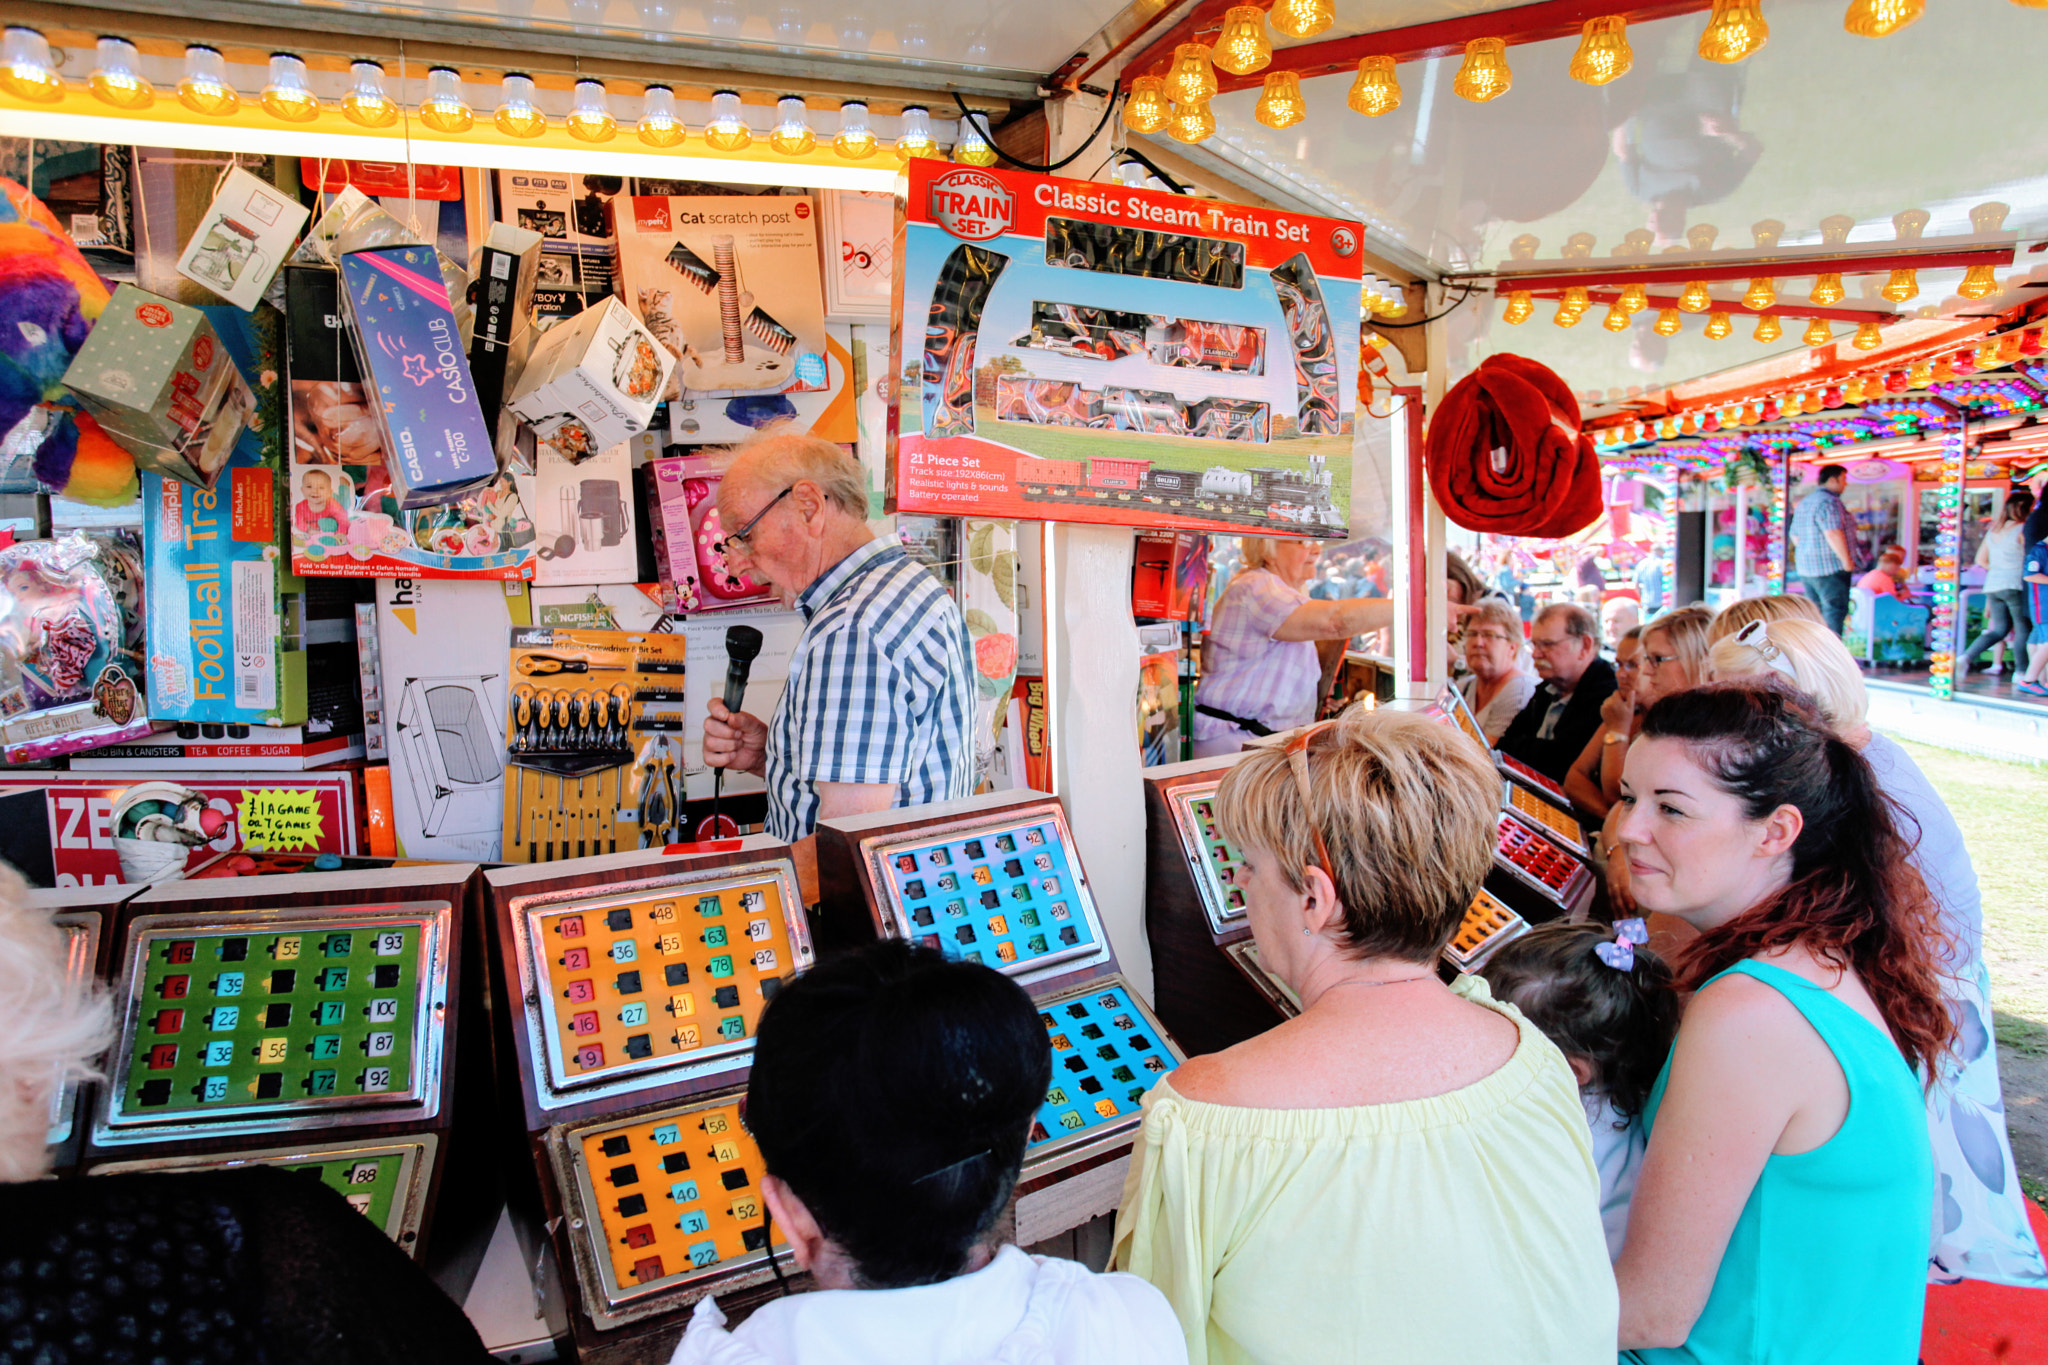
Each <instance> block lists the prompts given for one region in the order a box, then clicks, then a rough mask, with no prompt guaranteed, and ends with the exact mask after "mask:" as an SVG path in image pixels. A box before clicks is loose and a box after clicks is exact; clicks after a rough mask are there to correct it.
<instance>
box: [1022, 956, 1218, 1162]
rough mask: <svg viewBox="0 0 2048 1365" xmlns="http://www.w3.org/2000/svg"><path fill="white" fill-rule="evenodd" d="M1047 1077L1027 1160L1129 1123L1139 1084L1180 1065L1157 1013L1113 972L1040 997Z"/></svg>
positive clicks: (1140, 1094) (1141, 1092) (1146, 1086)
mask: <svg viewBox="0 0 2048 1365" xmlns="http://www.w3.org/2000/svg"><path fill="white" fill-rule="evenodd" d="M1038 1009H1039V1018H1040V1020H1042V1021H1043V1022H1044V1024H1045V1033H1046V1041H1047V1043H1048V1045H1049V1046H1050V1047H1051V1048H1052V1083H1051V1085H1050V1086H1049V1087H1048V1088H1047V1090H1046V1094H1045V1103H1044V1104H1042V1105H1041V1106H1039V1110H1038V1118H1037V1120H1036V1121H1035V1122H1034V1123H1033V1124H1032V1125H1031V1141H1030V1143H1029V1145H1028V1146H1027V1147H1026V1148H1025V1152H1024V1155H1025V1159H1026V1160H1027V1161H1029V1160H1031V1159H1032V1158H1034V1157H1037V1156H1039V1155H1041V1154H1042V1153H1044V1152H1046V1151H1049V1150H1051V1149H1052V1148H1053V1147H1054V1146H1055V1145H1058V1144H1066V1143H1070V1142H1073V1141H1075V1140H1077V1139H1081V1138H1087V1137H1094V1136H1097V1135H1099V1134H1100V1132H1101V1130H1103V1129H1106V1128H1109V1127H1112V1126H1119V1125H1120V1126H1125V1127H1129V1126H1134V1125H1135V1124H1136V1122H1137V1120H1138V1107H1139V1105H1140V1104H1141V1103H1142V1102H1143V1101H1144V1098H1145V1092H1146V1091H1147V1090H1150V1089H1151V1088H1152V1087H1153V1085H1155V1084H1156V1083H1157V1082H1158V1080H1159V1078H1160V1077H1161V1076H1164V1075H1166V1074H1167V1073H1168V1072H1170V1071H1172V1070H1173V1069H1174V1068H1175V1067H1176V1066H1178V1065H1180V1054H1179V1052H1178V1051H1176V1050H1175V1049H1174V1048H1173V1046H1172V1045H1171V1044H1170V1043H1169V1042H1168V1041H1167V1038H1166V1033H1165V1031H1164V1030H1162V1029H1161V1028H1160V1027H1159V1024H1158V1021H1157V1020H1155V1019H1153V1017H1152V1016H1151V1014H1150V1013H1149V1012H1147V1011H1146V1010H1144V1009H1143V1008H1141V1007H1140V1006H1139V1005H1138V1003H1137V1001H1136V998H1135V997H1134V996H1133V995H1132V994H1131V991H1130V988H1129V987H1127V986H1125V985H1124V984H1123V981H1122V979H1121V978H1119V977H1106V978H1103V979H1102V980H1099V981H1096V982H1094V983H1092V984H1091V985H1089V986H1088V987H1086V988H1083V989H1079V990H1074V991H1063V992H1061V993H1060V994H1059V995H1057V996H1053V997H1050V998H1048V999H1045V1000H1041V1001H1039V1002H1038Z"/></svg>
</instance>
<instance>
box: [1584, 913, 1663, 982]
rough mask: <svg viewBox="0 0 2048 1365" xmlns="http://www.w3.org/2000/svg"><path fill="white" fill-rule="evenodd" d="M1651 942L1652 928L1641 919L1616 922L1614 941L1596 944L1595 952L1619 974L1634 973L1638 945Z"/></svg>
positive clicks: (1594, 946)
mask: <svg viewBox="0 0 2048 1365" xmlns="http://www.w3.org/2000/svg"><path fill="white" fill-rule="evenodd" d="M1649 941H1650V926H1649V925H1647V924H1645V923H1643V921H1642V920H1640V919H1622V920H1616V921H1615V922H1614V940H1613V941H1612V942H1611V943H1596V944H1594V945H1593V951H1594V952H1596V953H1598V954H1599V955H1600V960H1601V961H1602V962H1605V963H1606V964H1607V965H1608V966H1610V967H1612V968H1614V970H1616V971H1617V972H1632V971H1634V970H1635V966H1636V945H1637V944H1638V943H1648V942H1649Z"/></svg>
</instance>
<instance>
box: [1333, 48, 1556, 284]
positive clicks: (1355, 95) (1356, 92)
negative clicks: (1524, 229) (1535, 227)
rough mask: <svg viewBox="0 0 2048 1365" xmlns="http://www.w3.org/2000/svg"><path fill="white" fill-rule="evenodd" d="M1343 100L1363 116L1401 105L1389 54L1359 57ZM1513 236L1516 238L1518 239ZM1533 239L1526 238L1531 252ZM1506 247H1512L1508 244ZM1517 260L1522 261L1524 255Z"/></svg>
mask: <svg viewBox="0 0 2048 1365" xmlns="http://www.w3.org/2000/svg"><path fill="white" fill-rule="evenodd" d="M1344 102H1345V103H1346V104H1348V105H1350V106H1351V108H1352V109H1353V110H1354V111H1355V112H1357V113H1361V114H1363V115H1365V116H1366V117H1367V118H1378V117H1379V116H1380V115H1381V114H1391V113H1393V112H1394V110H1396V109H1399V108H1400V107H1401V81H1400V79H1399V78H1398V77H1397V76H1396V75H1395V74H1394V59H1393V58H1392V57H1362V58H1360V59H1359V62H1358V78H1357V79H1356V80H1354V81H1352V82H1351V93H1350V94H1348V95H1346V96H1345V97H1344ZM1520 240H1521V239H1520V238H1516V241H1520ZM1535 241H1536V239H1535V238H1533V237H1531V238H1530V239H1529V243H1530V247H1531V251H1532V253H1533V250H1534V247H1535ZM1509 249H1510V250H1513V247H1512V245H1510V248H1509ZM1517 259H1520V260H1526V259H1528V258H1527V257H1518V258H1517Z"/></svg>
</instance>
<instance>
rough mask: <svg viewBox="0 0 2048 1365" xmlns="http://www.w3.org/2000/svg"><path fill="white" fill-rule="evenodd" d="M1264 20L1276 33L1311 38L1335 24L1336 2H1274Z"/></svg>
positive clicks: (1305, 0) (1312, 0)
mask: <svg viewBox="0 0 2048 1365" xmlns="http://www.w3.org/2000/svg"><path fill="white" fill-rule="evenodd" d="M1266 18H1267V21H1268V22H1270V23H1271V24H1272V25H1273V30H1274V32H1276V33H1284V34H1286V35H1287V36H1288V37H1290V38H1313V37H1315V36H1316V35H1317V34H1318V33H1321V32H1322V31H1323V30H1324V29H1326V28H1328V27H1329V26H1330V25H1331V24H1334V23H1336V22H1337V5H1336V0H1274V3H1273V8H1272V9H1271V10H1269V11H1268V12H1267V14H1266Z"/></svg>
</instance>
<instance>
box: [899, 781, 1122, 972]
mask: <svg viewBox="0 0 2048 1365" xmlns="http://www.w3.org/2000/svg"><path fill="white" fill-rule="evenodd" d="M1057 809H1058V808H1057V807H1054V809H1053V811H1052V812H1048V813H1039V812H1035V811H1034V812H1032V813H1031V814H1030V816H1029V817H1027V818H1017V817H1015V816H1012V817H1011V818H1009V819H1006V820H1003V821H1000V822H991V823H986V824H979V825H976V826H974V827H973V828H971V829H966V830H962V829H954V830H952V831H950V832H949V833H948V834H947V835H946V837H944V838H936V839H935V838H931V837H929V836H926V837H922V838H915V839H912V840H891V841H869V842H868V843H867V844H865V845H864V847H865V849H866V852H867V856H868V860H869V865H870V867H871V868H872V869H873V870H874V871H875V873H876V876H877V885H878V886H879V887H880V888H881V893H882V894H881V895H880V896H879V897H878V898H877V899H878V900H879V902H880V903H881V904H883V905H885V906H886V907H887V914H888V915H889V917H890V918H891V919H892V921H893V923H891V924H890V925H887V926H885V927H886V929H887V931H888V932H890V933H892V934H895V935H899V936H901V937H904V938H909V939H913V940H915V941H918V942H921V943H923V944H925V945H926V946H928V947H932V948H937V949H938V950H939V951H940V952H942V953H944V954H946V956H948V957H953V958H959V959H962V960H964V961H967V962H980V963H983V964H985V965H987V966H990V967H994V968H995V969H996V970H998V971H1001V972H1005V973H1008V974H1009V975H1012V976H1024V975H1030V974H1033V973H1036V972H1038V971H1039V970H1040V969H1043V968H1046V967H1050V966H1052V965H1054V964H1056V963H1065V962H1072V961H1074V960H1075V959H1078V958H1096V957H1106V956H1107V951H1106V949H1105V947H1104V943H1105V940H1104V939H1103V936H1102V930H1101V927H1100V925H1099V923H1098V922H1097V920H1096V917H1095V905H1094V901H1093V900H1092V899H1091V898H1090V897H1089V895H1088V888H1087V886H1086V885H1085V884H1084V883H1083V882H1082V880H1081V878H1080V876H1079V875H1078V871H1079V864H1078V862H1077V861H1076V860H1075V858H1074V855H1073V852H1072V849H1071V846H1070V844H1069V842H1068V838H1067V829H1066V822H1065V820H1064V818H1062V817H1060V816H1059V815H1058V814H1057Z"/></svg>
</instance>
